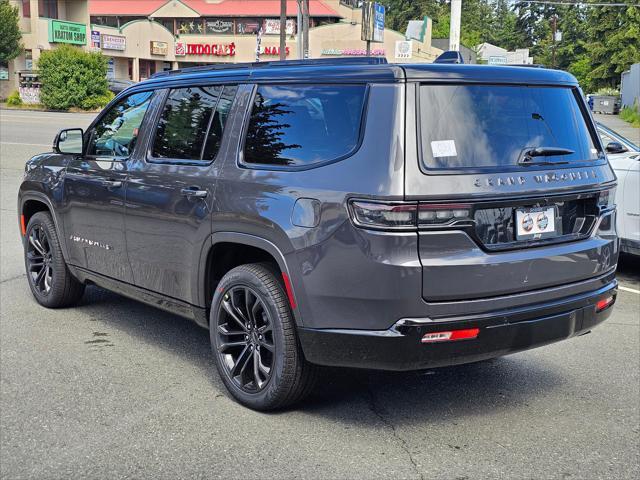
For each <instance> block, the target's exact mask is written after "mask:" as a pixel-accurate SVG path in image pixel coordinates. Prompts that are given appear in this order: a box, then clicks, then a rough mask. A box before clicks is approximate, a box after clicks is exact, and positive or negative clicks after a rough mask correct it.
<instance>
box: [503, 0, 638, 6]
mask: <svg viewBox="0 0 640 480" xmlns="http://www.w3.org/2000/svg"><path fill="white" fill-rule="evenodd" d="M512 3H540V4H543V5H573V6H580V7H640V3H591V2H555V1H551V0H513V2H512Z"/></svg>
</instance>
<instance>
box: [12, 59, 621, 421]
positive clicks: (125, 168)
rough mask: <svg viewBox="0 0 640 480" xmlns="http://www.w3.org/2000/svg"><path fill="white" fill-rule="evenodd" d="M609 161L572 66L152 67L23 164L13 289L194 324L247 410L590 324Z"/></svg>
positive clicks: (518, 346) (559, 335)
mask: <svg viewBox="0 0 640 480" xmlns="http://www.w3.org/2000/svg"><path fill="white" fill-rule="evenodd" d="M615 185H616V179H615V176H614V174H613V172H612V170H611V168H610V166H609V164H608V163H607V159H606V157H605V155H604V150H603V147H602V145H601V142H600V140H599V138H598V135H597V133H596V129H595V125H594V124H593V121H592V120H591V117H590V116H589V112H588V107H587V106H586V104H585V103H584V101H583V98H582V95H581V93H580V91H579V89H578V85H577V82H576V80H575V79H574V78H573V77H572V76H571V75H569V74H567V73H563V72H559V71H553V70H547V69H529V68H518V67H508V66H498V67H491V66H481V65H456V64H440V65H427V64H419V65H402V66H400V65H390V64H386V62H383V61H381V60H378V59H367V58H364V59H360V58H358V59H343V60H340V59H336V60H329V61H321V60H315V61H292V62H282V63H277V62H276V63H260V64H250V65H235V66H228V67H220V66H212V67H204V68H195V69H187V70H184V71H176V72H164V73H161V74H158V75H156V76H155V77H153V78H151V79H149V80H148V81H145V82H142V83H139V84H136V85H135V86H133V87H131V88H128V89H127V90H125V91H124V92H122V93H121V94H119V95H118V96H117V97H116V98H115V99H114V100H113V102H111V104H110V105H108V106H107V107H106V108H105V110H104V111H103V112H102V113H101V114H100V115H98V117H97V118H96V119H95V121H94V122H93V123H92V124H91V126H90V127H89V128H88V129H87V131H86V132H83V131H82V130H80V129H70V130H64V131H62V132H61V133H60V134H59V135H58V137H57V138H56V140H55V143H54V150H53V152H50V153H45V154H42V155H38V156H36V157H34V158H32V159H31V160H29V161H28V162H27V164H26V171H25V177H24V181H23V183H22V185H21V187H20V192H19V200H18V214H19V218H20V224H21V231H22V236H23V239H24V240H23V241H24V251H25V264H26V269H27V272H28V279H29V286H30V288H31V291H32V292H33V295H34V296H35V298H36V300H37V301H38V302H40V303H41V304H42V305H44V306H46V307H51V308H58V307H69V306H72V305H74V304H75V303H76V302H77V301H78V300H79V299H80V297H81V296H82V293H83V290H84V288H85V285H88V284H95V285H99V286H101V287H104V288H107V289H110V290H113V291H115V292H119V293H121V294H123V295H127V296H129V297H132V298H135V299H138V300H141V301H143V302H146V303H149V304H151V305H154V306H156V307H159V308H162V309H165V310H169V311H171V312H175V313H177V314H179V315H182V316H185V317H188V318H190V319H192V320H194V321H195V322H197V323H198V324H199V325H201V326H203V327H205V328H208V329H209V331H210V337H211V345H212V348H213V352H214V355H215V358H216V361H217V367H218V370H219V372H220V375H221V377H222V379H223V380H224V382H225V385H226V386H227V387H228V389H229V391H230V392H231V394H232V395H233V396H234V397H235V398H236V399H238V400H239V401H240V402H242V403H243V404H245V405H248V406H250V407H252V408H256V409H271V408H276V407H282V406H284V405H288V404H291V403H293V402H295V401H297V400H299V399H300V398H302V397H303V396H304V395H305V394H306V393H307V392H308V391H309V390H310V388H311V386H312V385H313V383H314V381H315V378H316V372H317V365H327V366H350V367H362V368H376V369H388V370H411V369H422V368H427V367H437V366H443V365H452V364H458V363H465V362H474V361H479V360H484V359H488V358H491V357H495V356H499V355H505V354H508V353H511V352H516V351H519V350H524V349H528V348H532V347H537V346H540V345H544V344H547V343H551V342H555V341H558V340H563V339H566V338H569V337H572V336H575V335H580V334H583V333H585V332H588V331H590V330H591V329H592V328H593V327H594V326H596V325H597V324H598V323H600V322H602V321H603V320H604V319H606V318H607V317H608V316H609V315H610V314H611V310H612V309H611V307H612V305H613V303H614V302H615V298H616V289H617V283H616V280H615V268H616V262H617V258H618V239H617V236H616V230H615V225H616V222H615V205H614V204H613V195H612V192H613V188H614V187H615Z"/></svg>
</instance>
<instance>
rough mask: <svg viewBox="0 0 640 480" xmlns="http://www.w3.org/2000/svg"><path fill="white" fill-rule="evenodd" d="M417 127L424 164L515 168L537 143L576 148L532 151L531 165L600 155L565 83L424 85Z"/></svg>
mask: <svg viewBox="0 0 640 480" xmlns="http://www.w3.org/2000/svg"><path fill="white" fill-rule="evenodd" d="M420 129H421V140H422V158H423V162H424V165H425V166H426V167H427V168H428V169H447V170H458V169H491V168H505V167H507V168H517V167H518V162H522V160H523V157H524V156H525V154H526V152H527V151H531V149H534V148H540V147H543V148H544V149H547V150H550V149H556V150H557V149H567V150H572V151H573V152H574V153H565V154H562V155H546V156H534V157H532V158H530V159H529V160H530V161H531V163H533V164H535V163H542V162H553V163H556V162H567V163H579V162H585V161H591V160H596V159H598V157H599V152H598V150H597V148H596V146H595V144H594V142H593V138H592V136H591V134H590V133H589V130H588V129H587V125H586V123H585V119H584V116H583V114H582V112H581V110H580V108H579V106H578V103H577V99H576V94H575V92H574V90H572V89H571V88H565V87H529V86H506V85H505V86H500V85H422V86H421V87H420ZM547 153H549V152H547ZM521 168H526V167H524V166H523V167H521Z"/></svg>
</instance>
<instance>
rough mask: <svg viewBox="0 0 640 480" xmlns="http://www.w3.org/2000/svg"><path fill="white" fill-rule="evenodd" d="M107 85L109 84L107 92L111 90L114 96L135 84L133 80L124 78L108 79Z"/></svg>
mask: <svg viewBox="0 0 640 480" xmlns="http://www.w3.org/2000/svg"><path fill="white" fill-rule="evenodd" d="M108 83H109V90H111V91H112V92H113V93H115V94H118V93H120V92H122V91H123V90H125V89H127V88H129V87H130V86H131V85H135V84H136V82H134V81H133V80H129V79H124V78H109V79H108Z"/></svg>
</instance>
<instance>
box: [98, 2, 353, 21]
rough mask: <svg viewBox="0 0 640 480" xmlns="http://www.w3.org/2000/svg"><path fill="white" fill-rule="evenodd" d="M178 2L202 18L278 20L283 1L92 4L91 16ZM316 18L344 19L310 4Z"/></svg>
mask: <svg viewBox="0 0 640 480" xmlns="http://www.w3.org/2000/svg"><path fill="white" fill-rule="evenodd" d="M174 1H178V2H181V3H182V4H184V5H186V6H188V7H189V8H191V9H192V10H194V11H195V12H197V13H199V14H200V15H201V16H220V17H229V16H237V17H266V16H269V17H278V16H280V1H279V0H222V1H220V2H216V3H213V2H211V1H207V0H89V13H90V14H91V15H144V16H148V15H151V14H152V13H153V12H155V11H156V10H158V9H159V8H161V7H162V6H164V5H165V4H167V3H169V2H174ZM297 9H298V3H297V1H296V0H287V15H288V16H290V17H292V16H295V15H296V13H297V11H298V10H297ZM309 14H310V15H311V16H312V17H339V16H340V15H339V14H338V13H337V12H336V11H334V10H332V9H331V8H329V7H328V6H327V5H325V4H324V3H323V2H322V1H321V0H310V1H309Z"/></svg>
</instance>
